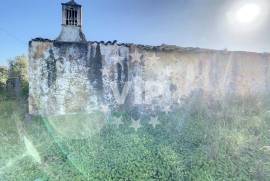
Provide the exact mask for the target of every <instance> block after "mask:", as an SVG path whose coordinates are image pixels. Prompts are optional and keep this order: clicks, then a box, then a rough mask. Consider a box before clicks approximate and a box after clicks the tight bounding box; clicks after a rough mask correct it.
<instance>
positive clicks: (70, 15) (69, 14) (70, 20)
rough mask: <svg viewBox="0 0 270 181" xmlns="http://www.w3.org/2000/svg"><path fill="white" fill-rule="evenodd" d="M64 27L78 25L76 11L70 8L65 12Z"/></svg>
mask: <svg viewBox="0 0 270 181" xmlns="http://www.w3.org/2000/svg"><path fill="white" fill-rule="evenodd" d="M65 16H66V25H75V26H77V25H78V12H77V10H75V9H73V8H70V9H66V11H65Z"/></svg>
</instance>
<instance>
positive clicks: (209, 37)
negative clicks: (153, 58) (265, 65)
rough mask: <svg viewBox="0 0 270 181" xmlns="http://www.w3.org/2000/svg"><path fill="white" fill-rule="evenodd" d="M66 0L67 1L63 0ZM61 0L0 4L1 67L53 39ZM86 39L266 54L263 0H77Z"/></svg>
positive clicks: (269, 21) (269, 45)
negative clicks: (34, 44)
mask: <svg viewBox="0 0 270 181" xmlns="http://www.w3.org/2000/svg"><path fill="white" fill-rule="evenodd" d="M66 1H67V0H66ZM66 1H64V0H62V1H47V0H39V1H34V0H28V1H19V0H9V1H5V2H2V5H1V7H0V17H1V18H2V21H1V22H2V23H1V24H0V39H1V44H0V50H1V54H0V65H7V60H8V59H9V58H13V57H15V56H18V55H21V54H25V55H27V52H28V51H27V50H28V41H30V40H31V39H33V38H36V37H42V38H49V39H55V38H56V37H57V36H58V35H59V33H60V30H61V18H62V17H61V3H62V2H66ZM77 2H78V3H80V4H81V5H82V6H83V31H84V33H85V35H86V37H87V40H88V41H113V40H117V41H118V42H122V43H135V44H147V45H161V44H169V45H177V46H181V47H200V48H209V49H221V50H222V49H228V50H232V51H252V52H270V36H268V30H269V29H270V18H269V14H268V12H269V9H270V8H269V4H270V3H269V2H267V1H266V0H245V1H243V0H222V1H218V2H217V1H215V0H204V1H197V0H171V1H169V2H167V1H163V0H144V1H143V0H137V1H126V0H115V1H113V2H112V1H110V2H108V1H105V0H91V1H83V0H77Z"/></svg>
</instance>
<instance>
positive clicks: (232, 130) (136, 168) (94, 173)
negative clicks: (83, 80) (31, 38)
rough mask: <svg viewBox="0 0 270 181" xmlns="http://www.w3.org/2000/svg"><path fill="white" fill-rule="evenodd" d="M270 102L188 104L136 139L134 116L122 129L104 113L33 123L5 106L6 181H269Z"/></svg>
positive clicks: (2, 157)
mask: <svg viewBox="0 0 270 181" xmlns="http://www.w3.org/2000/svg"><path fill="white" fill-rule="evenodd" d="M268 100H269V99H268V97H266V98H264V99H263V101H262V100H259V99H256V98H251V97H250V98H233V99H228V100H227V101H225V102H224V101H222V102H221V101H217V102H211V104H209V102H204V101H202V100H197V101H196V102H187V103H186V104H185V106H184V107H182V108H179V109H177V110H175V111H174V112H172V113H169V114H163V113H159V114H157V115H158V117H159V121H160V123H161V124H160V125H158V126H157V128H156V129H154V128H152V127H151V125H149V124H148V122H149V116H147V115H145V116H142V117H141V119H142V121H141V123H142V125H143V127H142V128H140V129H138V131H137V132H135V131H134V129H132V128H130V124H131V118H130V115H129V114H127V113H113V115H114V116H119V115H122V116H123V122H124V124H123V125H120V127H119V128H117V127H116V126H115V125H113V124H111V123H112V121H113V116H111V117H109V119H107V120H106V122H104V120H105V117H104V116H103V115H101V114H100V113H94V114H91V115H89V114H77V115H70V116H57V117H48V118H46V119H42V118H40V117H33V118H32V119H26V118H25V111H24V110H25V108H24V107H23V106H20V107H19V104H18V102H16V100H11V99H2V102H1V105H0V135H1V136H0V145H1V147H0V165H1V167H0V180H1V181H2V180H3V181H13V180H14V181H25V180H26V181H28V180H29V181H32V180H39V181H40V180H44V181H46V180H53V181H54V180H64V181H68V180H75V181H80V180H147V181H148V180H196V181H197V180H199V181H200V180H201V181H204V180H209V181H211V180H213V181H214V180H237V181H238V180H260V181H261V180H262V181H263V180H269V178H270V147H269V146H270V111H269V110H270V102H269V101H268ZM105 123H106V124H105ZM100 126H103V127H102V129H101V130H100ZM25 140H27V141H25ZM26 143H27V144H26ZM38 158H40V162H39V161H37V160H38Z"/></svg>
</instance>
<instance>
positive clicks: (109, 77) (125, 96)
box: [29, 39, 270, 114]
mask: <svg viewBox="0 0 270 181" xmlns="http://www.w3.org/2000/svg"><path fill="white" fill-rule="evenodd" d="M29 61H30V62H29V65H30V70H29V72H30V73H29V81H30V82H29V84H30V93H29V94H30V95H29V111H30V114H67V113H77V112H85V111H86V112H91V111H93V110H96V109H102V110H104V111H106V110H107V109H108V107H109V108H110V109H117V108H119V107H124V108H128V109H135V108H136V109H138V108H139V109H142V110H146V109H151V110H163V111H169V110H170V109H171V108H172V107H173V105H175V104H179V103H181V100H182V99H184V98H185V97H189V96H190V95H192V94H193V93H194V92H201V93H203V94H204V95H206V96H207V95H209V96H211V97H214V98H217V99H219V98H222V97H224V96H226V95H228V94H234V95H239V96H249V95H260V94H264V93H268V91H269V89H270V83H269V80H270V79H269V78H270V70H269V68H270V55H269V54H266V53H264V54H259V53H250V52H229V51H216V50H207V49H199V48H180V47H176V46H165V45H162V46H156V47H152V46H142V45H133V44H117V43H115V42H113V43H111V42H108V43H103V42H85V43H64V42H59V41H51V40H46V39H35V40H32V41H31V42H30V43H29ZM107 106H108V107H107Z"/></svg>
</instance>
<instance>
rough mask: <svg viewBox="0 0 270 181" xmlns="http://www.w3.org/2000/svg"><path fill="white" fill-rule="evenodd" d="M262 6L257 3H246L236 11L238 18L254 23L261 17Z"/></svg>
mask: <svg viewBox="0 0 270 181" xmlns="http://www.w3.org/2000/svg"><path fill="white" fill-rule="evenodd" d="M260 14H261V8H260V7H259V5H257V4H246V5H244V6H242V7H240V8H239V9H238V11H237V12H236V19H237V21H238V22H239V23H244V24H248V23H253V22H254V21H256V20H257V19H258V18H260Z"/></svg>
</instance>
